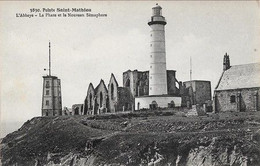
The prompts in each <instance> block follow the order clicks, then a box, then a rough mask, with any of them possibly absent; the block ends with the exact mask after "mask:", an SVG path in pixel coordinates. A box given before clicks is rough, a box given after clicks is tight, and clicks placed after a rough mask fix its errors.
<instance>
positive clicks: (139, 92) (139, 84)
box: [123, 70, 149, 97]
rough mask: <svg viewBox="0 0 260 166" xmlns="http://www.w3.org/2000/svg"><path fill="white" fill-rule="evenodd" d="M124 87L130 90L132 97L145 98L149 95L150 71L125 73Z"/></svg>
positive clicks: (129, 71)
mask: <svg viewBox="0 0 260 166" xmlns="http://www.w3.org/2000/svg"><path fill="white" fill-rule="evenodd" d="M123 87H127V88H129V90H130V91H131V93H132V96H133V97H135V96H144V95H148V94H149V71H144V72H141V71H137V70H134V71H131V70H128V71H126V72H124V73H123Z"/></svg>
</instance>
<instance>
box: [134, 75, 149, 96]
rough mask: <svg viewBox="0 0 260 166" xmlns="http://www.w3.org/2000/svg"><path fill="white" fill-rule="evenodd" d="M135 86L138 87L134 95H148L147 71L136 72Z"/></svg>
mask: <svg viewBox="0 0 260 166" xmlns="http://www.w3.org/2000/svg"><path fill="white" fill-rule="evenodd" d="M136 87H137V89H138V91H137V95H136V96H145V95H149V71H144V72H138V79H137V82H136Z"/></svg>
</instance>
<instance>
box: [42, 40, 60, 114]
mask: <svg viewBox="0 0 260 166" xmlns="http://www.w3.org/2000/svg"><path fill="white" fill-rule="evenodd" d="M44 70H46V69H44ZM47 70H48V71H49V72H48V74H47V76H43V92H42V116H57V115H62V104H61V84H60V79H58V77H56V76H52V75H51V43H50V42H49V69H47Z"/></svg>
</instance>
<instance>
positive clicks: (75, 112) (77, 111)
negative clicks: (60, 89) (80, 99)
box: [72, 104, 84, 115]
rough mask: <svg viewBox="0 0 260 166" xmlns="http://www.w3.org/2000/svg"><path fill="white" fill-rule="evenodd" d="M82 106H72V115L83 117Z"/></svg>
mask: <svg viewBox="0 0 260 166" xmlns="http://www.w3.org/2000/svg"><path fill="white" fill-rule="evenodd" d="M83 114H84V111H83V104H74V105H72V115H83Z"/></svg>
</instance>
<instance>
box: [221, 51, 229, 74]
mask: <svg viewBox="0 0 260 166" xmlns="http://www.w3.org/2000/svg"><path fill="white" fill-rule="evenodd" d="M229 68H230V60H229V55H228V54H227V53H226V54H225V55H224V59H223V71H226V70H228V69H229Z"/></svg>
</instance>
